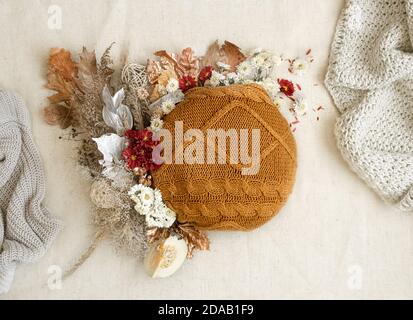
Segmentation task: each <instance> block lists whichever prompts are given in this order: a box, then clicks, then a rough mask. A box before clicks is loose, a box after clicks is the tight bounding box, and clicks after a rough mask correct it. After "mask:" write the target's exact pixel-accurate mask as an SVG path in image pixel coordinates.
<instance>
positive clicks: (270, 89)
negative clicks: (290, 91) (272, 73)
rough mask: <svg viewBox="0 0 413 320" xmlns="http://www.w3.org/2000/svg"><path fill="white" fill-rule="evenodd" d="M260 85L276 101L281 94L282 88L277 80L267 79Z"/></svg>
mask: <svg viewBox="0 0 413 320" xmlns="http://www.w3.org/2000/svg"><path fill="white" fill-rule="evenodd" d="M259 84H260V85H262V87H263V88H264V89H265V91H267V93H268V95H269V96H270V97H271V98H272V99H274V98H275V97H276V96H277V95H278V94H279V93H280V86H279V84H278V82H277V80H274V79H271V78H266V79H264V81H262V82H259Z"/></svg>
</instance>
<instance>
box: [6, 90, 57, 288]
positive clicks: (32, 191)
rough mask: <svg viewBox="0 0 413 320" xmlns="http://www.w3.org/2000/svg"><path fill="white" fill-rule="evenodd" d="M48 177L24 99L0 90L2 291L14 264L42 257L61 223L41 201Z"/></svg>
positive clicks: (9, 281)
mask: <svg viewBox="0 0 413 320" xmlns="http://www.w3.org/2000/svg"><path fill="white" fill-rule="evenodd" d="M44 193H45V178H44V173H43V168H42V164H41V161H40V156H39V153H38V151H37V149H36V147H35V145H34V143H33V139H32V137H31V133H30V124H29V114H28V111H27V109H26V108H25V106H24V104H23V102H22V100H21V99H20V98H18V97H16V96H15V95H13V94H12V93H9V92H5V91H1V90H0V216H1V220H0V293H4V292H6V291H8V289H9V288H10V285H11V283H12V280H13V276H14V271H15V268H16V265H18V264H19V263H27V262H34V261H36V260H37V259H38V258H40V257H41V256H42V255H43V254H44V253H45V251H46V250H47V248H48V247H49V245H50V244H51V243H52V241H53V239H54V238H55V236H56V234H57V232H58V230H59V223H58V222H57V221H56V220H55V219H54V218H52V217H51V216H50V214H49V212H48V211H47V210H46V209H45V208H44V207H43V205H42V201H43V197H44Z"/></svg>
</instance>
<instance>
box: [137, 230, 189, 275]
mask: <svg viewBox="0 0 413 320" xmlns="http://www.w3.org/2000/svg"><path fill="white" fill-rule="evenodd" d="M187 254H188V246H187V245H186V242H185V240H183V239H180V238H178V237H177V236H170V237H169V238H167V239H165V240H160V241H157V242H155V243H154V244H152V245H151V246H150V247H149V248H148V251H147V252H146V255H145V259H144V266H145V269H146V272H147V273H148V274H149V275H150V276H151V277H152V278H166V277H169V276H171V275H172V274H174V273H175V272H176V271H177V270H178V269H179V268H180V267H181V266H182V264H183V263H184V261H185V258H186V256H187Z"/></svg>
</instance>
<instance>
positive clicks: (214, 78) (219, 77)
mask: <svg viewBox="0 0 413 320" xmlns="http://www.w3.org/2000/svg"><path fill="white" fill-rule="evenodd" d="M223 81H225V76H224V75H223V74H221V73H219V72H217V71H215V70H213V71H212V74H211V78H210V79H209V84H210V85H211V86H212V87H218V86H219V85H220V84H221V82H223Z"/></svg>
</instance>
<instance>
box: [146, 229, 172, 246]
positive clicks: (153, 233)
mask: <svg viewBox="0 0 413 320" xmlns="http://www.w3.org/2000/svg"><path fill="white" fill-rule="evenodd" d="M170 235H171V230H170V229H166V228H149V229H148V230H147V231H146V236H147V239H148V243H149V244H151V243H154V242H156V241H158V240H164V239H166V238H168V237H169V236H170Z"/></svg>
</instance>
